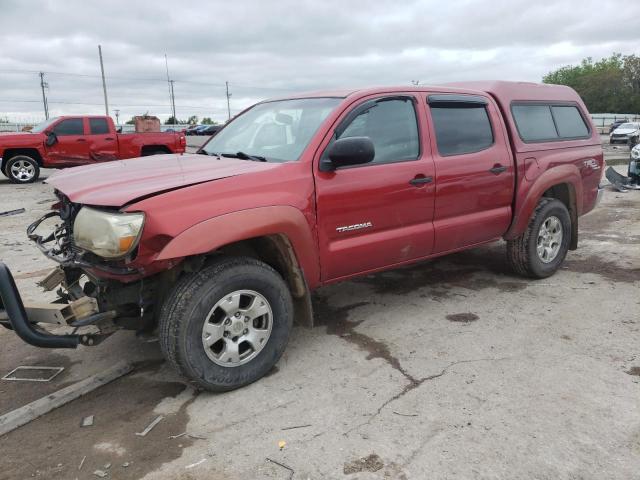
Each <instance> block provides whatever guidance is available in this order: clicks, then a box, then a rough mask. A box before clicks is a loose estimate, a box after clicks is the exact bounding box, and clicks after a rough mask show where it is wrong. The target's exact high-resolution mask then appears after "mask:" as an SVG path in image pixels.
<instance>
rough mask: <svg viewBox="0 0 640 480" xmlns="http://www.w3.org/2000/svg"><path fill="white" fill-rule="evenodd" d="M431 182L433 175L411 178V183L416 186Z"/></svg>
mask: <svg viewBox="0 0 640 480" xmlns="http://www.w3.org/2000/svg"><path fill="white" fill-rule="evenodd" d="M431 182H433V177H416V178H414V179H412V180H409V183H410V184H411V185H413V186H414V187H420V186H422V185H426V184H427V183H431Z"/></svg>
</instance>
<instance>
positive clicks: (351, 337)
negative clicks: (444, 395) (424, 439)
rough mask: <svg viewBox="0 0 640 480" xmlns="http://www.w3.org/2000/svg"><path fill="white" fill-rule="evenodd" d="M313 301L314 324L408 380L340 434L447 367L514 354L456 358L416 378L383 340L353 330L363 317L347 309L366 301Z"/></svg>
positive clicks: (376, 413) (369, 417) (374, 415)
mask: <svg viewBox="0 0 640 480" xmlns="http://www.w3.org/2000/svg"><path fill="white" fill-rule="evenodd" d="M313 302H314V310H315V312H316V316H317V320H318V324H320V325H326V327H327V333H328V334H330V335H336V336H338V337H340V338H342V339H344V340H346V341H348V342H349V343H352V344H354V345H356V346H357V347H358V348H360V349H361V350H364V351H366V352H367V353H368V355H367V357H366V358H367V360H373V359H376V358H379V359H382V360H384V361H385V362H386V363H387V364H388V365H389V366H390V367H391V368H393V369H394V370H396V371H397V372H399V373H400V374H401V375H402V376H403V377H404V378H405V379H406V380H407V381H408V383H407V385H405V386H404V388H403V389H402V390H401V391H400V392H398V393H396V394H395V395H393V396H392V397H390V398H388V399H387V400H385V401H384V402H383V403H382V404H381V405H380V406H379V407H378V409H377V410H376V411H375V412H373V413H370V414H368V415H367V416H368V419H367V421H366V422H363V423H361V424H359V425H356V426H354V427H352V428H350V429H349V430H347V431H346V432H344V433H343V435H344V436H348V435H349V434H350V433H351V432H353V431H354V430H358V429H359V428H361V427H363V426H364V425H368V424H370V423H371V422H372V421H373V419H374V418H376V417H377V416H378V415H380V413H381V412H382V410H383V409H384V408H385V407H386V406H387V405H389V404H390V403H392V402H394V401H396V400H398V399H399V398H401V397H403V396H404V395H406V394H407V393H409V392H411V391H412V390H415V389H416V388H418V387H420V386H421V385H423V384H424V383H425V382H429V381H431V380H435V379H437V378H440V377H442V376H443V375H444V374H445V373H447V371H448V370H449V369H451V368H452V367H454V366H456V365H460V364H464V363H474V362H494V361H501V360H510V359H512V358H514V357H497V358H476V359H468V360H458V361H455V362H451V363H450V364H448V365H447V366H445V367H444V368H443V369H442V370H441V371H440V372H439V373H435V374H433V375H428V376H426V377H423V378H416V377H414V376H413V375H411V374H410V373H409V372H408V371H407V370H406V369H405V368H404V367H403V366H402V364H401V363H400V360H399V359H398V358H397V357H395V356H394V355H393V354H392V353H391V350H390V349H389V346H388V345H387V344H386V343H384V342H382V341H380V340H376V339H374V338H372V337H370V336H368V335H365V334H364V333H361V332H357V331H356V330H355V329H356V328H357V327H358V326H359V325H360V324H362V323H363V322H364V319H363V320H359V321H350V320H349V318H348V317H349V313H350V312H351V310H354V309H356V308H359V307H362V306H365V305H369V302H357V303H352V304H349V305H344V306H342V307H332V306H331V305H329V302H328V300H327V298H326V297H322V296H319V295H316V296H315V297H314V298H313Z"/></svg>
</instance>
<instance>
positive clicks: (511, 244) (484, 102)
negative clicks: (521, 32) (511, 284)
mask: <svg viewBox="0 0 640 480" xmlns="http://www.w3.org/2000/svg"><path fill="white" fill-rule="evenodd" d="M602 171H603V154H602V148H601V146H600V138H599V135H598V133H597V131H596V129H595V128H594V127H593V125H592V124H591V122H590V120H589V115H588V112H587V110H586V108H585V106H584V104H583V102H582V101H581V100H580V97H579V96H578V95H577V94H576V93H575V92H574V91H573V90H571V89H570V88H567V87H562V86H554V85H538V84H531V83H508V82H492V83H468V84H458V85H454V86H450V85H449V86H434V87H426V86H425V87H423V86H420V87H416V88H407V87H399V88H373V89H365V90H349V91H329V92H319V93H312V94H308V95H296V96H295V97H290V98H282V99H275V100H268V101H264V102H261V103H259V104H257V105H255V106H253V107H251V108H249V109H247V110H246V111H244V112H243V113H242V114H240V115H238V116H237V117H236V118H235V119H234V120H233V121H231V122H230V123H229V124H228V125H226V126H225V127H224V128H223V129H222V130H221V131H220V132H219V133H218V134H217V135H216V136H215V137H213V138H212V139H211V140H210V141H209V142H208V143H206V144H205V145H204V146H203V147H202V149H201V150H200V152H199V154H197V155H183V156H175V157H169V158H167V157H164V158H162V159H156V158H145V159H140V160H133V161H132V160H125V161H121V162H113V163H110V164H105V165H94V166H89V167H82V168H77V169H74V170H71V171H69V172H63V173H59V174H56V175H54V176H52V177H50V178H49V179H48V180H47V181H48V183H50V184H51V185H52V186H53V187H54V188H55V192H56V195H57V196H58V199H59V200H58V202H57V203H56V204H55V205H53V206H52V210H51V212H50V213H48V214H47V215H46V216H45V217H43V218H42V219H40V220H37V221H36V222H35V223H34V224H32V225H31V226H30V227H29V229H28V235H29V237H30V238H31V239H32V240H33V241H34V242H35V243H36V245H37V246H38V247H39V248H40V249H41V250H42V251H43V252H44V253H45V254H46V255H47V256H48V257H49V258H52V259H54V260H56V261H57V262H59V263H60V267H58V268H56V269H55V270H54V271H53V272H52V273H51V274H50V275H49V276H47V277H46V278H45V279H44V280H43V281H42V282H40V285H41V286H43V287H44V288H45V290H53V289H57V290H58V292H59V295H60V299H59V302H60V303H58V304H56V305H54V306H51V305H49V306H48V310H46V311H45V310H43V309H38V308H37V307H34V306H28V308H26V309H25V307H24V306H23V304H22V301H21V299H20V295H19V293H18V291H17V290H16V288H15V284H14V282H13V279H12V277H11V274H10V272H9V270H8V269H7V268H6V266H3V267H2V268H0V294H1V296H2V301H3V304H4V308H5V314H4V317H3V318H4V324H5V325H6V326H8V327H10V328H13V329H14V330H15V332H16V333H17V334H18V335H19V336H20V337H21V338H22V339H24V340H25V341H27V342H29V343H31V344H33V345H38V346H41V347H54V348H73V347H76V346H77V345H78V344H82V345H94V344H96V343H98V342H100V341H101V340H103V339H104V338H106V337H107V336H108V335H110V334H111V333H113V332H114V331H115V330H117V329H119V328H129V329H136V330H139V331H148V332H154V331H156V330H157V332H158V336H159V339H160V344H161V346H162V350H163V352H164V353H165V355H166V358H167V359H168V360H169V362H171V363H172V364H173V365H174V366H175V368H176V369H177V370H178V371H179V372H181V373H182V374H183V375H184V376H185V377H187V378H188V379H189V380H191V381H192V382H193V383H194V384H196V385H198V386H200V387H202V388H205V389H209V390H214V391H222V390H230V389H233V388H237V387H240V386H243V385H246V384H248V383H250V382H253V381H255V380H257V379H259V378H260V377H262V376H263V375H264V374H265V373H267V372H268V371H269V370H270V369H271V368H272V367H273V365H274V364H275V363H276V362H277V361H278V359H279V358H280V355H281V354H282V353H283V351H284V349H285V346H286V344H287V341H288V339H289V333H290V331H291V328H292V324H293V323H294V321H295V322H298V323H301V324H305V325H312V324H313V312H312V306H311V305H312V304H311V300H310V298H311V297H310V292H311V291H312V290H313V289H315V288H317V287H319V286H321V285H326V284H329V283H333V282H338V281H341V280H345V279H349V278H352V277H354V276H357V275H363V274H368V273H371V272H376V271H380V270H384V269H389V268H396V267H399V266H402V265H407V264H409V263H414V262H419V261H422V260H425V259H430V258H433V257H437V256H440V255H446V254H448V253H451V252H455V251H459V250H462V249H467V248H471V247H474V246H477V245H480V244H483V243H487V242H492V241H495V240H498V239H500V238H504V239H505V240H506V241H507V244H506V250H507V256H508V259H509V262H510V264H511V265H512V266H513V269H514V270H515V271H516V272H517V273H519V274H521V275H524V276H527V277H530V278H543V277H547V276H549V275H552V274H553V273H554V272H555V271H556V270H557V269H558V268H559V266H560V265H561V263H562V262H563V260H564V258H565V255H567V252H568V251H569V250H572V249H576V248H577V246H578V217H580V215H584V214H585V213H587V212H589V211H590V210H591V209H593V208H594V207H595V205H596V203H597V201H598V200H599V198H600V196H601V194H602V189H601V188H600V187H599V185H600V181H601V177H602ZM45 221H52V222H53V223H54V224H55V225H54V226H52V227H49V228H48V229H47V232H48V233H42V234H40V233H38V232H40V231H44V230H45V226H44V223H43V222H45ZM51 312H57V313H56V314H55V315H53V314H52V313H51ZM389 317H390V321H393V314H392V312H390V315H389ZM0 321H1V320H0ZM36 322H40V323H44V322H49V323H54V324H57V325H59V326H64V327H73V328H77V329H78V331H77V332H74V333H72V334H65V335H60V334H57V333H58V332H51V331H45V330H44V329H42V328H41V327H39V326H36V325H35V323H36Z"/></svg>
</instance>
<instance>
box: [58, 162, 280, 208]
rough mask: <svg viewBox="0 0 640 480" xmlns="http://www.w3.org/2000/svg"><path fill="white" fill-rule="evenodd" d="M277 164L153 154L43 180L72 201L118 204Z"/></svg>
mask: <svg viewBox="0 0 640 480" xmlns="http://www.w3.org/2000/svg"><path fill="white" fill-rule="evenodd" d="M278 166H279V164H276V163H263V162H254V161H250V160H239V159H235V158H221V159H220V160H218V159H217V157H209V156H206V155H154V156H151V157H142V158H132V159H129V160H120V161H115V162H106V163H98V164H95V165H86V166H82V167H75V168H70V169H67V170H63V171H61V172H59V173H55V174H53V175H51V176H50V177H49V178H48V179H47V180H46V183H48V184H50V185H52V186H53V187H55V188H56V189H58V190H60V191H61V192H62V193H64V194H65V195H66V196H67V197H69V199H70V200H71V201H72V202H75V203H82V204H86V205H103V206H111V207H120V206H123V205H126V204H127V203H130V202H131V201H133V200H135V199H137V198H141V197H146V196H149V195H153V194H156V193H160V192H164V191H167V190H174V189H176V188H181V187H186V186H188V185H194V184H196V183H203V182H209V181H211V180H218V179H221V178H226V177H234V176H236V175H244V174H247V173H252V172H261V171H264V170H269V169H272V168H277V167H278Z"/></svg>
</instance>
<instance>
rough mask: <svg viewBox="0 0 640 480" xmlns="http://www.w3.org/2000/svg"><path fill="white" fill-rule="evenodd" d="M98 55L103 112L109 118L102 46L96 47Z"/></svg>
mask: <svg viewBox="0 0 640 480" xmlns="http://www.w3.org/2000/svg"><path fill="white" fill-rule="evenodd" d="M98 55H99V56H100V71H101V72H102V90H103V91H104V112H105V115H106V116H107V117H108V116H109V102H108V101H107V82H106V81H105V80H104V63H103V62H102V46H100V45H98Z"/></svg>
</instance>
